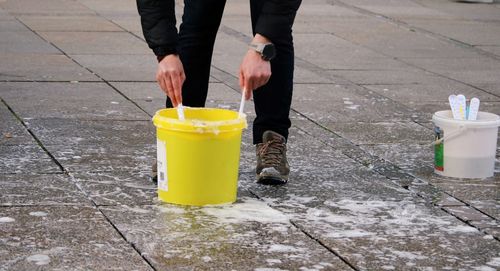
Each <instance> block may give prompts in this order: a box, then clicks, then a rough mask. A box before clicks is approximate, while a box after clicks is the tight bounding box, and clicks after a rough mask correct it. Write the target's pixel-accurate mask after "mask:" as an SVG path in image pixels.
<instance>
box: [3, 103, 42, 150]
mask: <svg viewBox="0 0 500 271" xmlns="http://www.w3.org/2000/svg"><path fill="white" fill-rule="evenodd" d="M0 123H2V125H1V126H0V146H2V145H3V146H5V145H20V144H36V143H35V141H34V139H33V137H32V136H31V135H30V133H28V131H27V130H26V128H25V127H24V126H23V125H22V124H21V122H20V121H19V120H17V119H16V117H15V116H14V115H13V114H12V112H10V111H9V110H8V109H7V107H6V106H5V105H4V104H3V103H0Z"/></svg>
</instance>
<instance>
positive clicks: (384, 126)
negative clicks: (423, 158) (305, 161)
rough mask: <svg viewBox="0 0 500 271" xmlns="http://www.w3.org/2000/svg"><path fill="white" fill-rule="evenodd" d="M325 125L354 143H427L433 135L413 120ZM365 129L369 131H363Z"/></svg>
mask: <svg viewBox="0 0 500 271" xmlns="http://www.w3.org/2000/svg"><path fill="white" fill-rule="evenodd" d="M326 127H327V128H329V129H330V130H332V131H334V132H335V133H337V134H339V135H340V136H342V137H344V138H347V139H349V140H350V141H352V142H353V143H354V144H381V143H382V144H384V143H386V144H387V143H409V144H412V143H427V142H429V140H432V138H433V136H434V134H433V132H432V131H430V130H429V129H427V128H424V127H422V126H420V125H418V124H416V123H414V122H376V123H366V122H358V123H334V124H327V125H326ZM367 130H369V131H370V133H365V131H367Z"/></svg>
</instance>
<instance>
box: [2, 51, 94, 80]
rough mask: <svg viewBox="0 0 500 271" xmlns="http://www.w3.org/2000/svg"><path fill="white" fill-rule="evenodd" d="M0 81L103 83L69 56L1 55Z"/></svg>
mask: <svg viewBox="0 0 500 271" xmlns="http://www.w3.org/2000/svg"><path fill="white" fill-rule="evenodd" d="M12 63H16V65H12ZM0 80H1V81H67V82H69V81H101V80H100V79H99V78H97V77H96V76H95V75H93V74H92V73H90V72H89V71H88V70H86V69H85V68H82V67H80V66H79V65H78V64H76V63H74V62H73V61H72V60H71V59H69V58H68V57H67V56H64V55H60V54H57V55H45V54H43V55H41V54H0Z"/></svg>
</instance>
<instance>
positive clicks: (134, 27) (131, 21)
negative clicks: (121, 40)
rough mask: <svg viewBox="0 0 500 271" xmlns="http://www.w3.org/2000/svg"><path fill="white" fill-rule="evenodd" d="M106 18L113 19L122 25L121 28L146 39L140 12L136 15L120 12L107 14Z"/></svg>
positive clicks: (115, 22)
mask: <svg viewBox="0 0 500 271" xmlns="http://www.w3.org/2000/svg"><path fill="white" fill-rule="evenodd" d="M106 18H107V19H108V20H111V21H112V22H113V23H114V24H117V25H118V26H119V27H120V29H122V28H123V29H125V30H127V31H130V32H132V33H134V34H136V35H137V36H138V37H140V38H141V39H144V36H143V33H142V26H141V18H140V16H139V13H137V14H135V15H128V14H126V15H123V14H119V15H115V16H106ZM115 27H116V26H115ZM123 29H122V31H123Z"/></svg>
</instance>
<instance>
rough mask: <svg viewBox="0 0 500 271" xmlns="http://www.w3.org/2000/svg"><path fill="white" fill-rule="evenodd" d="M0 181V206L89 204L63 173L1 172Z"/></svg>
mask: <svg viewBox="0 0 500 271" xmlns="http://www.w3.org/2000/svg"><path fill="white" fill-rule="evenodd" d="M0 181H1V183H2V186H1V188H0V191H1V194H2V197H1V198H0V206H46V205H57V206H60V205H78V206H90V205H91V203H90V201H89V200H88V199H87V198H86V197H85V195H84V194H83V192H82V191H80V190H79V189H78V187H77V186H76V185H75V183H74V182H73V181H72V180H71V179H70V178H69V177H68V176H67V175H64V174H39V175H35V174H7V175H4V174H1V175H0ZM0 209H1V208H0Z"/></svg>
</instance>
